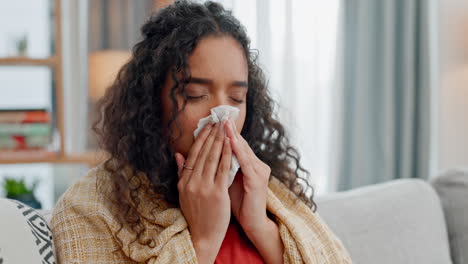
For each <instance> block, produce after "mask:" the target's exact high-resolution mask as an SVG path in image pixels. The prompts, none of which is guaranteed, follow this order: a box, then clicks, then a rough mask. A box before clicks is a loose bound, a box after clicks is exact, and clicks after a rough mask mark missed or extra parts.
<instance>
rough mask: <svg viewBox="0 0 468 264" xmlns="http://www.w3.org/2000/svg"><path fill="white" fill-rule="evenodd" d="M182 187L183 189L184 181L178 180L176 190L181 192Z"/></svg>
mask: <svg viewBox="0 0 468 264" xmlns="http://www.w3.org/2000/svg"><path fill="white" fill-rule="evenodd" d="M183 189H184V183H183V182H182V181H179V182H178V183H177V190H179V192H181V191H182V190H183Z"/></svg>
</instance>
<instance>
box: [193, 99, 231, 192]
mask: <svg viewBox="0 0 468 264" xmlns="http://www.w3.org/2000/svg"><path fill="white" fill-rule="evenodd" d="M210 111H211V115H209V116H207V117H204V118H202V119H200V120H199V121H198V126H197V129H195V131H194V132H193V136H194V137H195V138H196V137H197V136H198V134H199V133H200V131H201V130H202V129H203V127H205V126H206V124H214V123H219V122H222V121H224V120H227V119H228V118H229V117H231V118H232V120H237V118H238V117H239V109H238V108H236V107H233V106H230V105H220V106H217V107H215V108H212V109H211V110H210ZM239 167H240V165H239V161H238V160H237V158H236V156H235V155H234V154H233V155H232V161H231V169H230V171H229V179H228V187H229V186H231V184H232V182H233V181H234V177H235V176H236V173H237V170H239Z"/></svg>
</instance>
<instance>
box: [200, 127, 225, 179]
mask: <svg viewBox="0 0 468 264" xmlns="http://www.w3.org/2000/svg"><path fill="white" fill-rule="evenodd" d="M225 123H226V122H225V121H223V122H222V124H220V125H219V129H218V132H217V133H216V136H215V139H214V142H213V145H212V146H211V150H210V152H209V154H208V156H207V159H206V162H205V167H204V169H203V175H204V179H206V180H207V181H208V180H209V181H212V182H214V180H215V175H216V170H217V169H218V164H219V160H220V158H221V152H222V150H223V144H224V139H225V138H226V136H225V132H224V124H225Z"/></svg>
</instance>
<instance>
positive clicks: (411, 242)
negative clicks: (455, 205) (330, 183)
mask: <svg viewBox="0 0 468 264" xmlns="http://www.w3.org/2000/svg"><path fill="white" fill-rule="evenodd" d="M317 205H318V209H317V212H318V214H319V215H321V216H322V218H323V219H324V220H325V222H326V223H327V224H328V225H329V226H330V228H331V229H332V230H333V231H334V232H335V233H336V235H337V236H338V237H339V238H340V239H341V240H342V242H343V244H344V245H345V247H346V248H347V249H348V251H349V253H350V255H351V258H352V260H353V262H354V263H359V264H375V263H379V264H386V263H389V264H390V263H391V264H399V263H401V264H403V263H405V264H406V263H425V264H430V263H433V264H444V263H452V261H451V259H450V249H449V244H448V235H447V230H446V225H445V219H444V215H443V211H442V207H441V204H440V200H439V197H438V196H437V194H436V192H435V191H434V189H433V188H432V187H431V185H430V184H428V183H427V182H425V181H423V180H417V179H400V180H394V181H391V182H387V183H382V184H377V185H372V186H367V187H362V188H358V189H354V190H350V191H346V192H340V193H333V194H329V195H326V196H322V197H318V199H317Z"/></svg>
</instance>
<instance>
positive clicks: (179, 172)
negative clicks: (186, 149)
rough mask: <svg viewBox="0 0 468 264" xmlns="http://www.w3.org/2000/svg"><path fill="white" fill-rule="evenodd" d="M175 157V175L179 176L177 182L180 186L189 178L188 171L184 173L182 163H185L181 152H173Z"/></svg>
mask: <svg viewBox="0 0 468 264" xmlns="http://www.w3.org/2000/svg"><path fill="white" fill-rule="evenodd" d="M175 159H176V162H177V175H178V177H179V182H178V183H179V184H181V185H182V186H185V184H186V183H187V180H188V179H189V178H190V176H189V175H190V173H184V167H183V166H184V163H185V158H184V156H183V155H182V154H180V153H178V152H177V153H176V154H175Z"/></svg>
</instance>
